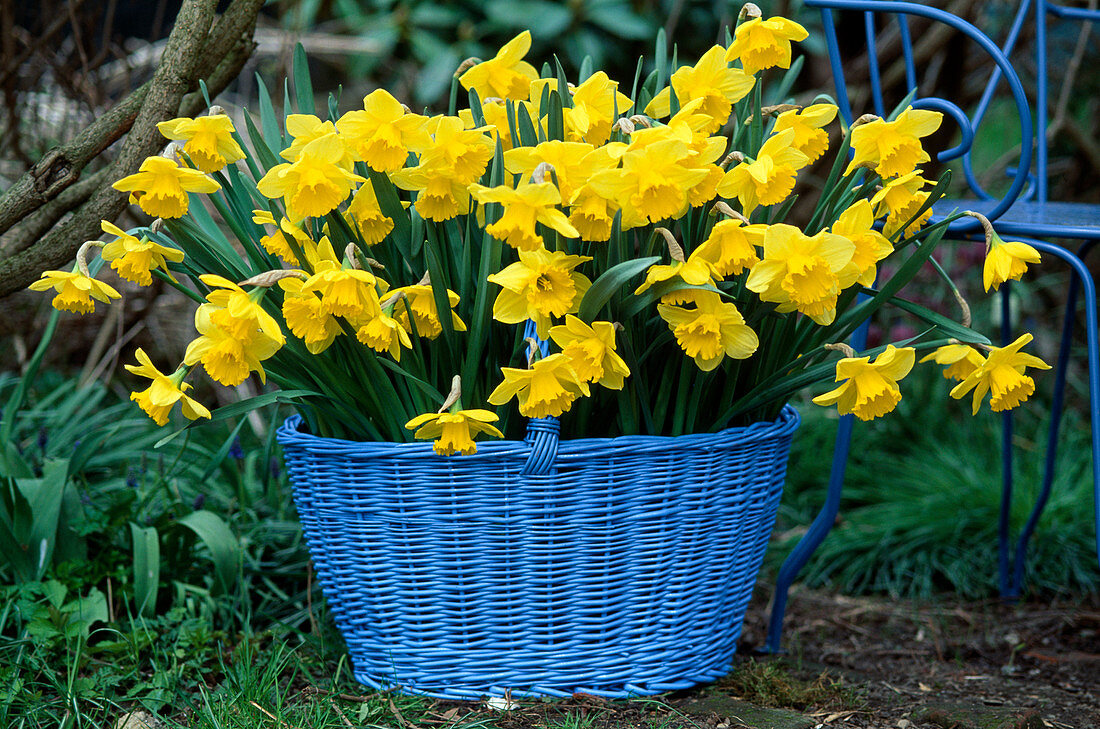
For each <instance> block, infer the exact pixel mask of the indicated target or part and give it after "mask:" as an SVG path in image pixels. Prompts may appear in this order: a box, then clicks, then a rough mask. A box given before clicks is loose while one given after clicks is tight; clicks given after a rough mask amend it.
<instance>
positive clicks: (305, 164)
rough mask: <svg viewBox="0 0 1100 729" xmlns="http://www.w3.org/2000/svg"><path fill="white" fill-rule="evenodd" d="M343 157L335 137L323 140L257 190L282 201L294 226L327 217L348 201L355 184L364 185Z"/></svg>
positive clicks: (278, 169)
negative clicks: (343, 162) (304, 221)
mask: <svg viewBox="0 0 1100 729" xmlns="http://www.w3.org/2000/svg"><path fill="white" fill-rule="evenodd" d="M344 153H345V150H344V146H343V143H342V142H340V141H339V140H338V139H336V137H335V135H326V136H323V137H320V138H318V139H315V140H314V141H312V142H310V143H309V144H307V145H305V146H304V147H303V148H302V151H301V153H300V154H299V155H298V159H297V160H296V161H294V162H284V163H283V164H279V165H275V166H274V167H272V168H271V169H270V170H269V171H268V173H267V174H266V175H264V176H263V178H262V179H261V180H260V181H259V182H258V183H257V185H256V186H257V187H258V188H259V190H260V193H261V194H263V195H264V196H265V197H268V198H271V199H275V198H280V197H281V198H283V200H284V201H285V203H286V217H287V219H289V220H290V221H291V222H293V223H297V222H298V221H300V220H302V218H305V217H315V216H321V215H326V214H328V213H329V212H331V211H332V210H333V209H335V208H336V206H337V205H339V204H340V203H342V202H343V201H344V200H346V199H347V197H348V195H349V194H351V190H352V187H353V185H354V183H356V182H363V178H362V177H360V176H359V175H357V174H355V173H353V172H349V171H348V170H346V169H345V168H343V167H341V166H340V164H339V163H340V160H341V157H342V156H343V155H344Z"/></svg>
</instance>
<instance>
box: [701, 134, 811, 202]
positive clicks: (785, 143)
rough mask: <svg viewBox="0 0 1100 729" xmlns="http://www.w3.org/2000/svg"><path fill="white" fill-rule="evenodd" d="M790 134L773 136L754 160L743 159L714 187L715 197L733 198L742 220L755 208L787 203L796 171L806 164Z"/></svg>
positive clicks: (804, 157) (805, 159) (804, 156)
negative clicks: (716, 188)
mask: <svg viewBox="0 0 1100 729" xmlns="http://www.w3.org/2000/svg"><path fill="white" fill-rule="evenodd" d="M794 134H795V133H794V130H793V129H787V130H786V131H782V132H779V133H778V134H773V135H772V136H770V137H768V139H767V140H766V141H765V142H764V144H763V145H762V146H761V147H760V152H759V154H757V156H756V159H754V160H750V159H746V160H745V161H744V162H741V163H740V164H738V165H737V166H736V167H734V168H733V169H732V170H730V171H729V172H727V173H726V174H725V176H724V177H723V178H722V181H721V182H720V183H718V194H719V195H721V196H722V197H725V198H733V197H735V198H737V199H738V200H739V201H740V202H741V207H742V209H743V210H744V213H745V215H746V216H749V215H752V211H753V210H755V209H756V206H757V205H775V204H776V203H781V202H783V201H784V200H786V199H787V196H788V195H790V194H791V191H792V190H793V189H794V182H795V177H796V176H797V175H798V171H799V170H800V169H802V168H803V167H805V166H806V164H807V163H808V162H809V160H808V158H807V157H806V155H804V154H802V153H801V152H799V151H798V150H797V149H795V148H794V147H793V146H791V142H792V141H793V140H794Z"/></svg>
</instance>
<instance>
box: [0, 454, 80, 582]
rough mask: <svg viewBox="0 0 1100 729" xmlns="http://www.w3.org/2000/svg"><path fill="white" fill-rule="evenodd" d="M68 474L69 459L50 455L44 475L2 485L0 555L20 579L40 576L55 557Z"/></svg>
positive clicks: (44, 468)
mask: <svg viewBox="0 0 1100 729" xmlns="http://www.w3.org/2000/svg"><path fill="white" fill-rule="evenodd" d="M68 474H69V462H68V460H67V459H50V460H47V461H46V464H45V466H44V467H43V473H42V477H41V478H19V479H12V480H10V481H8V482H7V484H6V485H0V489H3V490H4V492H5V493H3V495H2V497H0V556H3V557H4V558H5V561H7V562H8V564H10V565H11V567H12V571H13V572H15V577H16V579H17V580H19V581H20V582H34V581H37V580H40V579H41V578H42V575H43V574H45V572H46V568H47V567H48V566H49V564H50V561H51V560H52V558H53V552H54V547H55V544H56V536H57V527H58V521H59V517H60V515H61V502H62V498H63V497H64V493H65V485H66V483H67V482H68Z"/></svg>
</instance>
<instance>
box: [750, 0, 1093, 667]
mask: <svg viewBox="0 0 1100 729" xmlns="http://www.w3.org/2000/svg"><path fill="white" fill-rule="evenodd" d="M805 4H806V5H807V6H809V7H816V8H818V9H819V10H820V12H821V16H822V20H823V23H824V26H825V31H826V33H825V34H826V40H827V44H828V52H829V60H830V65H831V67H832V69H833V78H834V83H835V85H836V90H837V104H838V106H839V107H840V112H841V115H842V117H843V118H844V119H845V120H847V121H848V122H849V123H850V122H851V120H852V118H853V114H852V110H851V106H850V103H849V99H848V93H847V84H846V81H845V78H844V74H843V62H842V59H841V56H840V49H839V44H838V41H837V36H836V28H835V24H834V21H833V11H834V10H853V11H862V12H863V13H864V27H865V37H866V43H867V47H868V49H869V50H870V52H869V53H868V59H869V64H868V69H869V76H870V81H871V88H872V100H873V104H874V107H875V111H876V113H877V114H878V115H880V116H883V115H884V114H885V111H886V110H885V108H884V104H883V99H882V89H881V86H880V83H879V81H880V70H879V66H878V58H877V54H876V53H874V49H875V46H876V30H875V24H874V20H875V15H876V14H884V13H885V14H893V15H894V16H895V17H896V18H897V19H898V28H899V36H900V41H901V45H902V52H903V54H904V58H905V71H906V83H907V86H908V87H909V88H910V89H912V90H915V89H917V88H918V85H917V78H916V68H915V63H914V59H913V48H912V41H911V38H910V36H909V30H908V23H907V17H906V16H919V17H925V18H929V19H932V20H935V21H938V22H942V23H945V24H946V25H948V26H951V27H952V28H955V29H956V30H959V31H960V32H962V33H964V34H965V35H966V36H967V37H968V38H969V39H971V40H973V41H975V42H977V43H978V45H980V46H981V47H982V48H983V49H984V50H985V52H986V53H988V54H989V55H990V56H991V57H992V58H993V60H994V69H993V71H992V74H991V76H990V79H989V81H988V82H987V83H986V87H985V89H984V91H983V94H982V97H981V100H980V101H979V103H978V106H977V108H976V110H975V112H974V114H973V118H972V119H971V118H970V117H967V116H966V114H965V113H964V112H963V111H962V110H961V109H960V108H959V107H958V106H957V105H955V104H954V103H952V102H950V101H948V100H945V99H937V98H927V97H926V98H919V99H915V100H914V102H913V106H914V107H915V108H924V109H934V110H936V111H942V112H944V113H945V114H946V115H948V116H949V117H951V118H952V119H953V120H954V121H955V122H956V123H957V124H958V125H959V128H960V130H961V132H962V141H961V143H960V144H959V145H957V146H956V147H953V148H951V149H948V150H945V151H943V152H941V153H939V154H938V155H937V159H938V160H939V161H949V160H953V159H958V158H961V159H962V167H963V172H964V175H965V177H966V181H967V184H968V186H969V187H970V188H971V189H972V191H973V192H974V193H975V195H976V196H977V198H978V200H979V201H982V202H984V205H982V206H981V209H983V210H984V211H985V214H986V216H987V217H989V218H990V219H991V220H993V221H994V223H995V225H996V227H997V228H999V229H1001V230H1003V231H1004V232H1006V233H1012V234H1013V237H1014V238H1015V239H1019V240H1023V241H1024V242H1027V243H1029V244H1030V245H1032V246H1034V247H1035V248H1036V249H1037V250H1039V251H1040V252H1041V253H1042V254H1046V255H1050V256H1054V257H1056V258H1059V259H1061V260H1063V261H1065V262H1066V264H1067V265H1068V266H1069V267H1070V270H1071V274H1072V275H1071V282H1070V287H1069V291H1068V293H1067V300H1066V313H1065V323H1064V327H1063V333H1062V339H1061V342H1060V346H1059V354H1058V360H1057V366H1056V368H1055V382H1054V389H1053V395H1052V403H1051V412H1052V417H1051V424H1050V430H1049V435H1048V443H1047V460H1046V464H1045V468H1044V475H1043V484H1042V488H1041V489H1040V493H1039V496H1038V497H1037V498H1036V502H1035V504H1034V506H1033V508H1032V511H1031V514H1030V515H1029V517H1028V520H1027V522H1026V524H1025V526H1024V528H1023V530H1022V531H1021V533H1020V536H1019V538H1018V540H1017V542H1016V546H1015V550H1014V553H1012V554H1011V555H1010V553H1011V552H1012V550H1011V548H1010V540H1009V537H1008V533H1009V511H1010V506H1011V501H1012V430H1013V427H1012V426H1013V421H1012V414H1011V412H1006V413H1005V414H1004V415H1003V429H1002V470H1003V474H1002V495H1001V510H1000V519H999V523H998V557H999V559H998V572H999V576H1000V580H999V583H1000V591H1001V594H1002V596H1003V597H1006V598H1009V599H1014V598H1016V597H1018V596H1019V595H1020V592H1021V589H1022V585H1023V580H1024V558H1025V556H1026V550H1027V545H1028V542H1029V541H1030V538H1031V535H1032V534H1033V533H1034V531H1035V527H1036V525H1037V524H1038V521H1039V518H1040V516H1041V514H1042V511H1043V509H1044V507H1045V506H1046V503H1047V501H1048V500H1049V497H1050V493H1051V488H1052V484H1053V476H1054V457H1055V454H1056V447H1057V441H1058V434H1059V426H1060V423H1061V413H1062V409H1063V405H1064V401H1065V379H1066V371H1067V367H1068V361H1069V355H1070V345H1071V341H1072V330H1073V325H1074V323H1075V321H1076V317H1077V299H1078V297H1079V295H1081V294H1082V292H1083V296H1084V299H1085V319H1086V350H1087V359H1088V369H1089V385H1088V387H1089V398H1090V421H1091V435H1092V441H1091V445H1092V456H1093V458H1092V473H1093V492H1094V499H1093V510H1094V518H1095V521H1096V524H1097V533H1096V555H1097V560H1098V562H1100V424H1098V422H1097V421H1098V420H1100V414H1098V408H1100V347H1098V343H1097V336H1098V333H1100V329H1098V323H1097V318H1098V316H1097V294H1096V286H1095V282H1094V281H1093V279H1092V276H1091V274H1090V272H1089V270H1088V268H1087V267H1086V266H1085V264H1084V263H1083V258H1084V257H1085V256H1086V255H1087V254H1088V252H1089V251H1090V250H1091V248H1092V247H1093V246H1094V245H1095V244H1096V243H1100V227H1098V228H1095V229H1094V228H1083V227H1075V226H1065V225H1053V224H1052V225H1050V226H1048V227H1043V226H1035V225H1034V224H1031V225H1026V224H1021V225H1015V226H1013V225H1009V224H997V218H998V217H999V216H1001V215H1002V214H1003V213H1004V212H1005V211H1007V210H1008V209H1009V208H1010V207H1011V206H1012V205H1013V204H1015V203H1016V202H1017V201H1018V200H1027V201H1034V202H1031V203H1030V204H1033V205H1034V204H1040V205H1045V204H1046V203H1047V194H1048V185H1047V146H1046V132H1047V114H1046V103H1047V84H1046V81H1047V62H1046V54H1045V52H1042V49H1045V48H1046V19H1047V16H1048V14H1049V15H1053V16H1055V17H1058V18H1068V19H1075V20H1083V21H1093V20H1098V21H1100V12H1098V11H1090V10H1085V9H1077V8H1063V7H1060V6H1057V5H1052V4H1050V3H1048V2H1046V0H1021V2H1020V4H1019V6H1018V8H1017V10H1016V13H1015V15H1014V17H1013V20H1012V23H1011V24H1010V27H1009V30H1008V33H1007V34H1006V37H1005V41H1004V44H1003V46H998V45H997V44H996V43H994V42H993V41H992V40H990V39H989V38H988V36H986V35H985V34H984V33H982V32H981V31H980V30H979V29H978V28H977V27H975V26H974V25H973V24H971V23H969V22H968V21H966V20H963V19H961V18H958V17H957V16H954V15H952V14H950V13H947V12H946V11H943V10H940V9H938V8H933V7H928V6H925V5H917V4H914V3H910V2H903V1H901V0H806V2H805ZM1032 12H1034V13H1035V28H1036V43H1037V44H1038V47H1039V48H1040V49H1041V52H1039V53H1038V54H1037V55H1038V63H1037V67H1038V76H1039V83H1038V93H1037V106H1038V111H1037V113H1036V120H1035V125H1034V127H1033V126H1032V115H1031V111H1030V108H1029V105H1028V103H1027V97H1026V94H1025V93H1024V91H1023V86H1022V84H1021V83H1020V80H1019V77H1018V76H1017V74H1016V72H1015V70H1014V69H1013V68H1012V65H1011V62H1010V61H1009V56H1010V54H1011V53H1012V51H1013V49H1014V48H1015V45H1016V42H1017V40H1018V39H1019V36H1020V32H1021V30H1022V28H1023V26H1024V24H1025V22H1026V21H1027V19H1028V17H1029V15H1030V14H1031V13H1032ZM1002 81H1005V82H1006V83H1007V84H1008V86H1009V89H1010V91H1011V93H1012V96H1013V99H1014V101H1015V103H1016V106H1017V111H1018V113H1019V118H1020V127H1021V154H1020V160H1019V163H1018V166H1017V168H1016V170H1015V171H1014V172H1010V173H1011V174H1012V176H1013V179H1012V184H1011V186H1010V188H1009V190H1008V192H1007V193H1006V194H1005V195H1004V196H1003V197H1002V198H1001V199H1000V200H995V198H994V197H993V196H992V195H990V194H989V193H988V192H986V191H985V190H984V189H983V188H982V187H981V185H980V184H979V183H978V181H977V179H976V177H975V175H974V174H973V171H972V169H971V164H970V149H971V146H972V144H973V139H974V132H975V129H976V128H977V127H978V126H979V125H980V124H981V121H982V119H983V118H984V116H985V113H986V111H987V110H988V108H989V105H990V103H991V101H992V99H993V98H994V94H995V92H996V91H997V87H998V85H999V84H1000V83H1001V82H1002ZM1033 130H1034V131H1035V132H1037V134H1038V138H1037V141H1038V144H1036V145H1035V146H1036V152H1035V155H1034V161H1035V174H1034V175H1032V154H1031V148H1032V144H1033V143H1034V142H1035V141H1036V137H1035V136H1034V135H1033ZM991 203H992V205H991ZM1054 205H1071V204H1069V203H1054ZM976 206H977V204H976ZM977 228H978V223H977V221H975V220H973V219H970V218H964V219H962V220H960V221H956V223H953V224H952V225H951V226H950V227H949V234H950V235H951V237H954V238H960V239H978V236H976V235H975V233H976V231H977ZM1023 236H1029V237H1023ZM1031 236H1050V237H1057V238H1077V239H1081V240H1084V243H1083V244H1082V246H1081V247H1080V249H1079V250H1078V251H1077V252H1076V254H1074V252H1072V251H1070V250H1068V249H1066V248H1064V247H1061V246H1057V245H1054V244H1051V243H1048V242H1046V241H1042V240H1037V239H1036V238H1035V237H1031ZM1009 291H1010V285H1009V284H1005V285H1003V286H1002V317H1001V322H1002V324H1001V336H1002V339H1003V340H1004V342H1005V343H1008V342H1009V341H1011V325H1010V317H1009ZM866 335H867V325H866V323H865V324H864V326H862V327H861V328H860V329H859V330H857V331H856V332H855V333H854V334H853V335H852V345H853V346H854V347H855V348H856V349H862V348H863V347H864V346H865V344H866ZM853 426H854V418H853V416H852V415H845V416H843V417H841V419H840V423H839V426H838V429H837V437H836V444H835V446H834V452H833V463H832V468H831V471H830V476H829V487H828V491H827V495H826V499H825V503H824V504H823V506H822V508H821V510H820V512H819V513H818V515H817V517H816V518H815V519H814V521H813V523H812V524H811V526H810V528H809V530H808V531H807V533H806V534H805V535H804V536H803V538H802V539H801V540H800V541H799V543H798V544H797V545H796V546H795V548H794V549H793V550H792V551H791V553H790V554H789V555H788V557H787V559H786V560H785V561H784V563H783V565H782V567H781V569H780V572H779V576H778V578H777V580H776V589H775V593H774V598H773V603H772V613H771V619H770V622H769V628H768V636H767V640H766V643H765V647H764V650H765V651H766V652H769V653H775V652H779V651H780V641H781V638H782V628H783V616H784V614H785V611H786V604H787V597H788V591H789V589H790V586H791V584H792V583H793V582H794V579H795V578H796V577H797V575H798V573H799V572H800V571H801V569H802V567H804V566H805V564H806V562H807V561H808V560H809V558H810V557H811V556H812V554H813V552H814V551H815V550H816V549H817V547H818V546H819V545H820V544H821V542H822V541H823V540H824V539H825V537H826V536H827V535H828V533H829V531H830V530H831V529H832V526H833V524H834V522H835V520H836V516H837V514H838V513H839V510H840V502H841V495H842V489H843V482H844V474H845V468H846V465H847V459H848V452H849V446H850V444H851V437H852V429H853Z"/></svg>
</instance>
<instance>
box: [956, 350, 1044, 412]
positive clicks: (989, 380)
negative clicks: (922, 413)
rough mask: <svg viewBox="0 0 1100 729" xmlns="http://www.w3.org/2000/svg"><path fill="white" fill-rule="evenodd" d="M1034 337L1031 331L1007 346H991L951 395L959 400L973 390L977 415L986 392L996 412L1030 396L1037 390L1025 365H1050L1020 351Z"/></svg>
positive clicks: (1007, 408)
mask: <svg viewBox="0 0 1100 729" xmlns="http://www.w3.org/2000/svg"><path fill="white" fill-rule="evenodd" d="M1032 339H1033V337H1032V336H1031V335H1030V334H1021V335H1020V337H1019V338H1017V339H1016V341H1015V342H1013V343H1012V344H1010V345H1008V346H1007V347H992V348H991V350H992V351H990V353H989V354H988V355H986V357H985V361H984V362H982V363H981V364H980V365H978V367H976V368H975V369H974V370H973V371H972V372H971V373H970V374H969V375H967V376H966V378H965V379H963V381H962V382H960V383H959V384H957V385H955V388H954V389H953V390H951V397H953V398H955V399H956V400H959V399H961V398H963V397H965V396H966V394H967V393H968V392H970V391H971V390H973V391H974V398H973V414H974V415H977V414H978V409H979V408H981V405H982V400H983V399H985V396H986V393H989V394H990V396H989V407H990V409H991V410H992V411H993V412H995V413H999V412H1002V411H1004V410H1011V409H1012V408H1014V407H1016V406H1017V405H1019V404H1020V403H1022V402H1024V401H1025V400H1027V399H1028V397H1030V396H1031V394H1032V393H1034V392H1035V380H1033V379H1031V377H1029V376H1028V375H1026V374H1024V373H1025V371H1026V368H1028V367H1034V368H1035V369H1039V370H1049V369H1050V365H1048V364H1047V363H1046V362H1044V361H1043V360H1041V359H1039V358H1038V357H1036V356H1034V355H1031V354H1026V353H1024V352H1021V351H1020V350H1021V349H1022V348H1023V346H1024V345H1025V344H1027V343H1028V342H1030V341H1031V340H1032Z"/></svg>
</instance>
